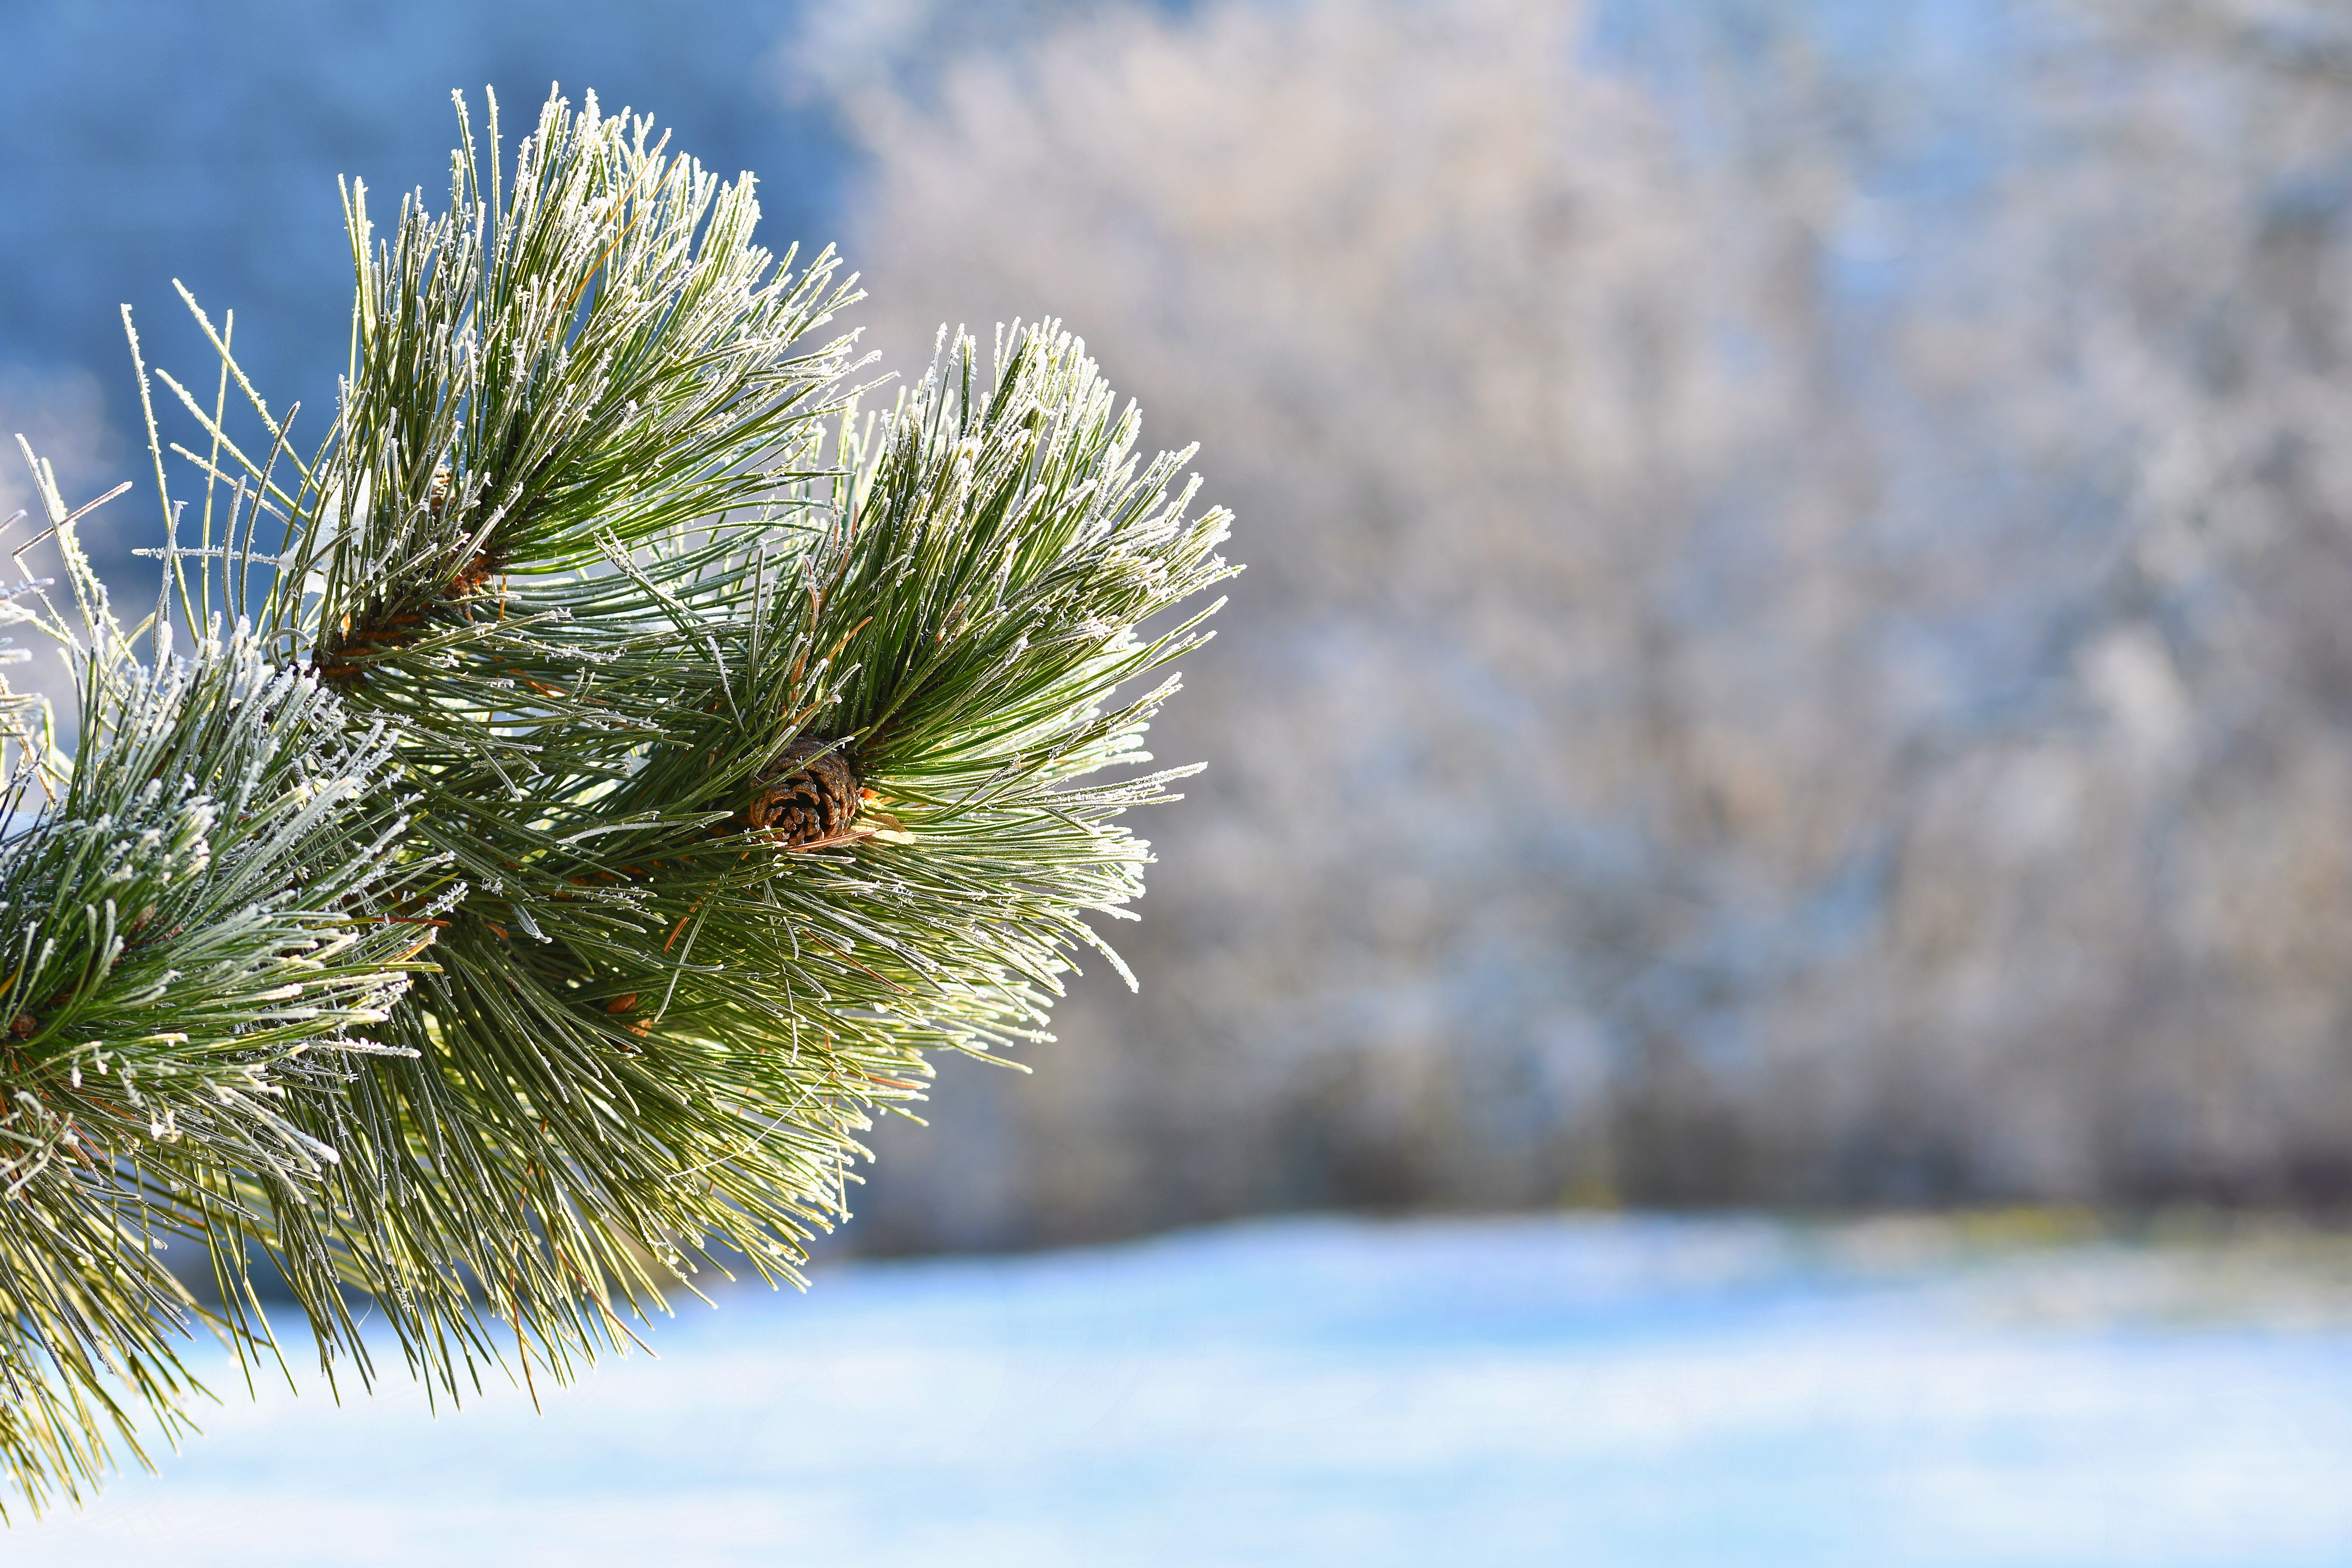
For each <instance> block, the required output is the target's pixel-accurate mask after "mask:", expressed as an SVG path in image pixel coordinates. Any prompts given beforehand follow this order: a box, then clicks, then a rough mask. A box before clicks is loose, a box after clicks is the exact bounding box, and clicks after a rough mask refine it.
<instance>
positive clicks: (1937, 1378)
mask: <svg viewBox="0 0 2352 1568" xmlns="http://www.w3.org/2000/svg"><path fill="white" fill-rule="evenodd" d="M2289 1254H2291V1255H2289ZM2323 1262H2324V1260H2323ZM653 1343H654V1346H655V1349H656V1351H657V1352H659V1354H660V1359H659V1360H658V1361H649V1360H647V1359H646V1358H645V1357H643V1356H636V1357H633V1358H631V1359H630V1360H628V1361H627V1362H625V1363H616V1364H613V1365H608V1366H606V1367H604V1368H602V1369H600V1370H598V1371H597V1372H595V1373H593V1374H592V1375H591V1376H590V1377H589V1378H588V1379H587V1380H586V1381H585V1382H584V1383H583V1384H580V1385H578V1386H575V1387H572V1388H570V1389H565V1390H560V1391H551V1390H549V1389H547V1388H546V1387H544V1386H543V1385H542V1387H541V1398H542V1400H543V1402H544V1404H545V1405H546V1414H545V1415H544V1416H543V1417H542V1416H538V1415H533V1413H532V1410H531V1406H530V1401H529V1399H528V1398H527V1397H526V1396H525V1395H524V1394H522V1393H521V1392H520V1390H512V1391H510V1390H509V1389H506V1388H504V1387H500V1388H498V1389H497V1390H495V1391H494V1392H493V1393H492V1394H490V1395H489V1396H488V1397H485V1398H484V1399H482V1400H481V1401H480V1402H479V1403H478V1404H477V1405H472V1406H469V1407H468V1408H467V1409H466V1410H465V1411H463V1412H461V1413H459V1414H457V1415H443V1416H442V1417H440V1418H439V1419H438V1420H436V1419H435V1418H433V1417H432V1416H431V1415H428V1414H427V1413H426V1412H425V1409H424V1407H423V1404H422V1401H421V1400H420V1399H419V1398H418V1397H416V1396H415V1394H413V1393H412V1392H410V1391H409V1390H407V1389H405V1388H401V1389H391V1390H387V1392H386V1393H385V1394H383V1395H382V1396H380V1397H376V1398H373V1399H360V1400H356V1401H352V1402H348V1403H347V1404H346V1405H345V1406H344V1407H343V1408H341V1409H337V1408H336V1407H335V1406H334V1405H332V1404H331V1403H330V1401H329V1400H328V1399H327V1398H325V1397H324V1396H323V1395H322V1394H320V1393H319V1392H318V1391H317V1390H315V1389H312V1390H310V1391H308V1392H306V1394H305V1395H304V1397H301V1398H299V1399H297V1398H294V1397H292V1396H290V1395H289V1394H286V1393H285V1392H284V1391H283V1390H282V1389H280V1390H279V1391H278V1392H277V1393H275V1394H268V1393H266V1394H264V1396H263V1398H262V1399H261V1401H260V1402H259V1403H258V1404H257V1405H247V1404H246V1403H245V1402H244V1401H243V1397H242V1394H241V1392H240V1393H239V1394H238V1396H237V1398H236V1400H235V1401H233V1402H231V1403H228V1404H226V1405H224V1406H223V1407H222V1408H220V1409H219V1410H217V1411H215V1413H214V1414H213V1415H211V1417H210V1418H209V1419H208V1420H207V1422H206V1426H207V1428H208V1431H207V1435H206V1436H205V1437H204V1438H203V1439H201V1440H199V1441H197V1442H195V1443H194V1444H192V1445H191V1446H190V1447H188V1449H187V1450H186V1452H185V1453H184V1454H183V1455H181V1456H179V1457H178V1458H167V1459H166V1460H165V1462H164V1469H163V1475H161V1476H160V1477H152V1476H145V1475H140V1474H133V1475H130V1476H126V1477H123V1478H121V1479H120V1480H119V1481H118V1482H117V1483H116V1484H115V1485H114V1486H113V1487H112V1488H111V1489H110V1491H109V1492H108V1493H107V1494H106V1496H105V1497H104V1499H103V1500H101V1501H100V1503H99V1504H98V1505H97V1506H96V1507H94V1508H92V1509H91V1510H89V1511H88V1512H87V1513H85V1514H83V1515H80V1516H79V1517H64V1518H56V1519H51V1520H47V1521H41V1522H38V1523H34V1524H20V1525H18V1526H17V1527H16V1528H15V1529H14V1530H12V1531H8V1532H7V1533H6V1535H5V1538H0V1560H5V1562H7V1563H12V1564H21V1565H23V1568H36V1565H47V1564H72V1565H74V1568H105V1565H110V1564H116V1563H122V1564H130V1563H138V1564H142V1565H143V1564H156V1563H163V1564H171V1565H173V1568H197V1565H199V1564H211V1563H222V1564H228V1563H235V1564H239V1565H259V1564H279V1563H284V1564H295V1563H300V1564H306V1565H310V1564H343V1563H400V1564H404V1565H405V1564H457V1563H485V1564H488V1563H497V1564H502V1565H504V1564H533V1563H564V1564H582V1563H669V1562H682V1563H747V1564H748V1563H760V1564H772V1563H789V1564H794V1565H796V1568H824V1565H828V1564H835V1563H840V1564H847V1563H858V1564H871V1565H874V1568H890V1565H895V1564H902V1563H903V1564H922V1565H924V1568H963V1565H981V1564H997V1563H1003V1564H1014V1563H1018V1564H1021V1565H1023V1568H1052V1565H1056V1564H1065V1563H1066V1564H1087V1565H1088V1568H1097V1565H1099V1568H1127V1565H1146V1564H1163V1563H1164V1564H1171V1565H1174V1564H1182V1565H1184V1568H1213V1565H1217V1564H1281V1565H1284V1568H1307V1565H1311V1564H1344V1565H1347V1568H1378V1565H1381V1564H1407V1563H1410V1564H1416V1565H1421V1564H1456V1563H1458V1564H1465V1565H1475V1568H1486V1565H1493V1564H1520V1563H1560V1564H1575V1565H1577V1568H1609V1565H1613V1564H1628V1565H1633V1564H1638V1565H1641V1568H1670V1565H1674V1564H1683V1563H1690V1564H1708V1565H1721V1564H1729V1565H1738V1568H1771V1565H1774V1564H1781V1563H1789V1564H1799V1563H1801V1564H1806V1565H1807V1568H1824V1565H1831V1564H1848V1563H1850V1564H1855V1565H1857V1568H1859V1565H1868V1568H1890V1565H1895V1564H1913V1563H1918V1564H1926V1563H1937V1564H1942V1563H1949V1564H1955V1565H1959V1564H1966V1565H1968V1568H1991V1565H1996V1564H2021V1563H2036V1564H2053V1565H2055V1564H2065V1565H2068V1568H2075V1565H2082V1564H2108V1563H2116V1564H2126V1563H2128V1564H2148V1565H2153V1564H2192V1563H2195V1564H2216V1565H2220V1564H2227V1565H2229V1568H2256V1565H2263V1564H2279V1565H2284V1564H2312V1565H2318V1564H2332V1565H2341V1564H2347V1563H2352V1285H2347V1283H2346V1282H2345V1280H2344V1279H2342V1278H2341V1277H2340V1276H2338V1277H2336V1278H2332V1279H2331V1278H2330V1277H2329V1275H2328V1274H2327V1272H2326V1268H2324V1267H2322V1266H2321V1265H2317V1264H2314V1263H2312V1262H2311V1261H2310V1260H2309V1258H2307V1257H2305V1255H2304V1254H2303V1253H2300V1252H2294V1250H2293V1249H2288V1253H2287V1254H2281V1255H2278V1256H2273V1254H2272V1253H2267V1252H2265V1251H2263V1249H2262V1248H2261V1247H2252V1248H2249V1247H2225V1248H2210V1247H2209V1248H2191V1249H2179V1248H2165V1247H2124V1246H2119V1245H2115V1244H2096V1245H2093V1244H2075V1245H2071V1246H2064V1247H2036V1248H2027V1249H2018V1248H2013V1247H2010V1248H1987V1247H1974V1246H1969V1245H1968V1244H1966V1242H1965V1240H1964V1239H1956V1233H1955V1232H1953V1231H1952V1230H1951V1229H1950V1228H1949V1227H1929V1226H1906V1225H1900V1224H1890V1223H1882V1224H1879V1225H1874V1226H1843V1227H1829V1228H1803V1227H1792V1226H1782V1225H1777V1224H1770V1223H1766V1222H1761V1221H1689V1222H1682V1221H1665V1220H1624V1221H1607V1220H1557V1221H1554V1220H1531V1221H1494V1222H1486V1221H1478V1222H1453V1223H1412V1224H1397V1225H1380V1224H1370V1223H1350V1222H1340V1221H1295V1222H1283V1223H1273V1224H1261V1225H1253V1226H1239V1227H1234V1228H1228V1229H1223V1230H1216V1231H1208V1232H1199V1233H1194V1234H1190V1235H1185V1236H1179V1237H1169V1238H1164V1239H1160V1240H1157V1241H1150V1242H1145V1243H1139V1244H1134V1245H1130V1246H1126V1247H1108V1248H1102V1249H1097V1250H1091V1251H1084V1252H1069V1253H1060V1254H1051V1255H1045V1256H1037V1257H1027V1258H991V1259H958V1260H948V1261H932V1262H920V1263H901V1264H872V1263H868V1264H856V1265H841V1266H835V1267H833V1268H828V1269H826V1270H824V1272H823V1274H822V1275H821V1276H820V1278H819V1279H818V1282H817V1285H816V1288H815V1289H814V1290H813V1291H812V1292H811V1293H810V1294H809V1295H807V1296H805V1297H799V1296H793V1295H789V1294H785V1295H775V1296H771V1295H768V1294H766V1293H764V1292H748V1291H745V1292H737V1293H733V1294H730V1295H729V1296H728V1297H726V1298H725V1299H724V1301H723V1305H722V1307H721V1309H720V1310H718V1311H716V1312H712V1311H708V1310H700V1309H696V1310H693V1311H691V1312H690V1313H689V1314H688V1315H687V1316H685V1317H683V1318H682V1319H681V1320H680V1321H677V1323H675V1324H669V1325H666V1326H665V1327H664V1328H663V1330H662V1331H660V1333H659V1334H658V1335H656V1336H655V1337H654V1340H653Z"/></svg>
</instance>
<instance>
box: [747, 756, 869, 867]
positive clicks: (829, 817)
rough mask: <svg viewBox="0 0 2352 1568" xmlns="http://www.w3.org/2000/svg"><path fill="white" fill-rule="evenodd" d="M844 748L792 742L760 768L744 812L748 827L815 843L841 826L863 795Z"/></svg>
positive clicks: (845, 826) (787, 840)
mask: <svg viewBox="0 0 2352 1568" xmlns="http://www.w3.org/2000/svg"><path fill="white" fill-rule="evenodd" d="M827 747H831V748H832V749H831V750H827V749H826V748H827ZM843 750H844V748H843V747H841V746H838V745H835V743H834V742H830V741H795V742H793V743H792V744H791V745H789V746H787V747H785V748H784V752H783V754H782V756H780V757H778V758H777V759H776V760H775V761H774V762H772V763H769V764H768V765H767V767H766V768H764V769H762V770H761V774H760V782H759V785H758V788H757V793H755V794H754V795H752V797H751V805H749V806H747V807H745V808H744V812H743V815H744V816H746V817H747V818H749V819H750V821H751V826H753V827H755V828H763V829H766V830H767V831H769V832H772V833H773V834H776V835H777V836H779V837H782V839H783V841H784V842H785V843H786V844H788V845H801V844H814V843H817V842H819V841H821V840H823V839H827V838H832V837H837V836H838V835H840V834H842V833H845V832H846V831H847V830H848V828H849V825H850V824H851V823H852V822H854V821H856V818H857V807H858V805H859V803H860V801H861V799H862V798H863V797H862V795H860V793H859V791H860V781H859V779H858V777H857V769H856V767H855V766H854V765H853V764H852V763H850V761H849V759H848V758H847V757H845V756H844V755H843V754H842V752H843ZM820 752H822V753H823V754H822V755H819V754H818V753H820Z"/></svg>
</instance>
